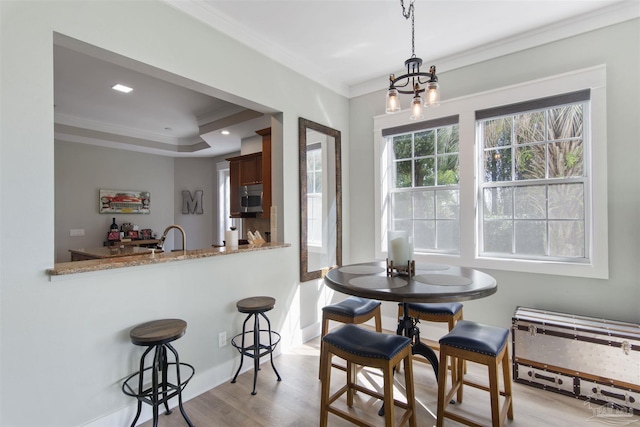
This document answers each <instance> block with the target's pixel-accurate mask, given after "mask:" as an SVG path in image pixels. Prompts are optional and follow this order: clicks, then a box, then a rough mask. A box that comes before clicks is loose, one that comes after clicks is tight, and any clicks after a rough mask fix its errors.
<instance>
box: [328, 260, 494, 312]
mask: <svg viewBox="0 0 640 427" xmlns="http://www.w3.org/2000/svg"><path fill="white" fill-rule="evenodd" d="M324 281H325V283H326V285H327V286H328V287H330V288H331V289H333V290H335V291H338V292H341V293H344V294H348V295H354V296H358V297H362V298H370V299H377V300H383V301H397V302H425V303H429V302H452V301H466V300H472V299H477V298H484V297H486V296H489V295H492V294H494V293H496V291H497V290H498V285H497V283H496V279H494V278H493V277H492V276H490V275H488V274H486V273H483V272H481V271H478V270H474V269H472V268H467V267H457V266H453V265H445V264H428V263H416V274H415V276H413V277H411V278H409V276H404V275H397V274H394V275H393V276H391V277H390V276H387V270H386V263H385V262H367V263H362V264H351V265H345V266H342V267H337V268H334V269H332V270H330V271H329V272H328V273H327V274H326V276H325V278H324Z"/></svg>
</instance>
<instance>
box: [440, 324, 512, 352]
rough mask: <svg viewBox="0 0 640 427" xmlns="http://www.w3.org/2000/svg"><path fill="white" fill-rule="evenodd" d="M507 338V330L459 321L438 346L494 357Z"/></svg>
mask: <svg viewBox="0 0 640 427" xmlns="http://www.w3.org/2000/svg"><path fill="white" fill-rule="evenodd" d="M508 336H509V330H508V329H505V328H500V327H497V326H490V325H483V324H482V323H476V322H471V321H468V320H460V321H459V322H458V323H456V326H455V327H454V328H453V329H452V330H451V332H449V333H448V334H447V335H445V336H443V337H442V338H440V345H448V346H451V347H456V348H460V349H463V350H468V351H473V352H476V353H482V354H487V355H490V356H496V355H497V354H498V353H500V351H501V350H502V348H503V347H504V346H505V344H506V343H507V337H508Z"/></svg>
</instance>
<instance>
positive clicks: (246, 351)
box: [231, 312, 282, 396]
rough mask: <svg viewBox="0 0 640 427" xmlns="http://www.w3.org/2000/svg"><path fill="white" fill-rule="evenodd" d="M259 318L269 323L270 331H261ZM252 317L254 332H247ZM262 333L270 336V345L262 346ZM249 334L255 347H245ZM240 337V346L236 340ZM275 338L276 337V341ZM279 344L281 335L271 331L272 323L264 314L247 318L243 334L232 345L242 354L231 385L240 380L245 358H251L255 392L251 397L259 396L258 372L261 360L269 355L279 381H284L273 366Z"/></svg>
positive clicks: (235, 337)
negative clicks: (274, 355) (251, 335)
mask: <svg viewBox="0 0 640 427" xmlns="http://www.w3.org/2000/svg"><path fill="white" fill-rule="evenodd" d="M258 316H262V317H263V318H264V319H265V320H266V321H267V325H268V329H260V319H259V317H258ZM251 317H253V318H254V320H253V331H247V330H246V325H247V322H248V321H249V319H251ZM261 332H265V333H267V334H268V335H269V344H268V345H267V344H262V343H261V342H260V333H261ZM247 334H253V345H250V346H245V335H247ZM240 337H242V341H241V343H240V344H238V343H237V342H236V339H238V338H240ZM274 337H275V341H274ZM279 342H280V334H279V333H277V332H275V331H272V330H271V322H270V321H269V318H268V317H267V316H265V315H264V313H262V312H258V313H250V314H249V315H248V316H247V318H246V319H245V320H244V323H243V324H242V333H240V334H238V335H236V336H234V337H233V338H232V339H231V345H232V346H234V347H235V348H236V350H238V352H239V353H240V366H238V370H237V371H236V374H235V375H234V376H233V379H232V380H231V383H232V384H233V383H235V382H236V379H237V378H238V374H239V373H240V370H241V369H242V363H243V362H244V356H247V357H251V358H252V359H253V391H252V392H251V395H253V396H255V395H256V394H257V392H256V382H257V379H258V371H259V370H260V358H261V357H263V356H266V355H267V354H268V355H269V357H270V359H271V367H272V368H273V372H275V374H276V377H277V378H278V381H282V378H281V377H280V374H279V373H278V370H277V369H276V366H275V365H274V364H273V350H274V349H275V348H276V346H277V345H278V343H279Z"/></svg>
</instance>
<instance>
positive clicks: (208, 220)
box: [172, 158, 218, 249]
mask: <svg viewBox="0 0 640 427" xmlns="http://www.w3.org/2000/svg"><path fill="white" fill-rule="evenodd" d="M174 165H175V181H174V182H175V223H176V224H180V225H181V226H182V227H183V228H184V230H185V232H186V234H187V249H202V248H210V247H211V245H212V244H214V243H215V242H216V235H217V227H216V221H217V209H218V195H217V181H218V177H217V172H216V163H215V161H214V160H213V159H211V158H196V159H193V158H177V159H175V162H174ZM183 190H187V191H190V192H191V195H192V196H194V197H195V192H196V191H197V190H202V191H203V196H202V205H203V206H202V209H203V212H202V214H192V213H188V214H183V213H182V191H183ZM172 233H176V234H175V235H174V236H175V238H174V246H175V247H180V245H181V243H179V240H176V239H178V238H179V235H180V233H179V232H175V231H174V232H172Z"/></svg>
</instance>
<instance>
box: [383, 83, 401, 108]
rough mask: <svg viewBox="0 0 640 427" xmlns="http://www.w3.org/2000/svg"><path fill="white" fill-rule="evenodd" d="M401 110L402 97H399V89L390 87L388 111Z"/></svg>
mask: <svg viewBox="0 0 640 427" xmlns="http://www.w3.org/2000/svg"><path fill="white" fill-rule="evenodd" d="M398 111H400V98H398V91H397V89H395V88H391V89H389V91H388V92H387V108H386V110H385V112H386V113H396V112H398Z"/></svg>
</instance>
